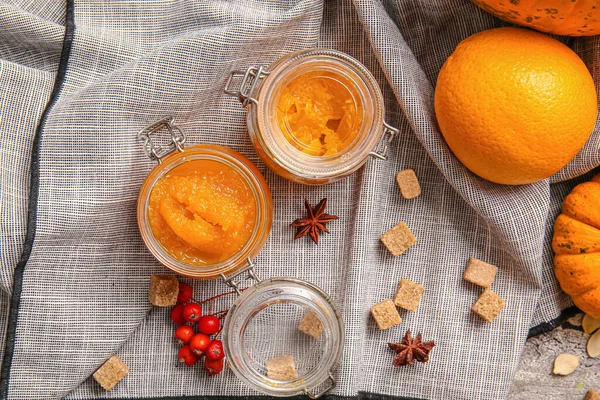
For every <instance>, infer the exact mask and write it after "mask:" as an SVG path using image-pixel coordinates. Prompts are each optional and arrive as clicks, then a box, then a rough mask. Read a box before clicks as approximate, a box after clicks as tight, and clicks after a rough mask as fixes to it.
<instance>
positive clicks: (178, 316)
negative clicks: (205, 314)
mask: <svg viewBox="0 0 600 400" xmlns="http://www.w3.org/2000/svg"><path fill="white" fill-rule="evenodd" d="M171 319H172V320H173V322H175V323H176V324H177V325H183V324H185V318H183V305H181V304H177V305H176V306H175V307H173V308H171Z"/></svg>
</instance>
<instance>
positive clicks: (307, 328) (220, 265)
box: [137, 116, 345, 399]
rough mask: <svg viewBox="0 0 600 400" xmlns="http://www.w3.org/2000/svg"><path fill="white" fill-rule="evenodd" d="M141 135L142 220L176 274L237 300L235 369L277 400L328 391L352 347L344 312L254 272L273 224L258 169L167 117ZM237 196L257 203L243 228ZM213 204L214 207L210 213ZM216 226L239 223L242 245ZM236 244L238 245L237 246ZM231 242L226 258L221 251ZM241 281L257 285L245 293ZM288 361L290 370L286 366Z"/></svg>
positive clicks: (229, 320) (287, 280)
mask: <svg viewBox="0 0 600 400" xmlns="http://www.w3.org/2000/svg"><path fill="white" fill-rule="evenodd" d="M165 132H166V133H167V134H160V133H165ZM138 138H139V140H140V141H141V142H142V143H143V146H144V150H145V152H146V154H147V155H148V157H149V158H150V159H151V160H153V161H155V162H157V165H156V166H155V167H154V168H153V169H152V170H151V171H150V173H149V174H148V176H147V177H146V179H145V181H144V183H143V184H142V187H141V190H140V194H139V198H138V206H137V220H138V225H139V228H140V233H141V236H142V239H143V240H144V243H145V245H146V247H147V248H148V250H150V252H151V253H152V255H153V256H154V257H155V258H156V259H157V260H158V261H159V262H160V263H162V264H163V265H164V266H165V267H167V268H169V269H170V270H172V271H173V272H175V273H177V274H179V275H183V276H187V277H190V278H196V279H218V278H220V279H222V280H223V282H224V283H225V284H226V285H228V286H229V287H231V288H233V289H234V290H235V292H236V293H237V294H238V298H237V299H236V300H235V301H234V303H233V305H232V306H231V308H230V309H229V312H228V313H227V315H226V317H225V321H224V324H223V333H222V334H223V345H224V350H225V353H226V355H227V360H228V362H229V364H230V366H231V370H232V371H233V372H234V373H235V375H236V376H237V377H238V378H239V379H240V380H241V381H242V382H244V383H246V384H247V385H248V386H250V387H251V388H253V389H256V390H260V391H263V392H265V393H267V394H270V395H273V396H281V397H286V396H293V395H298V394H305V395H307V396H309V397H311V398H313V399H316V398H319V397H321V396H322V395H324V394H325V393H327V392H328V391H329V390H331V388H333V387H334V385H335V380H334V378H333V375H332V371H334V370H335V368H336V367H337V364H338V361H339V358H340V356H341V354H342V350H343V347H344V342H345V339H344V324H343V321H342V318H341V314H340V312H339V310H338V309H337V306H336V305H335V303H333V301H332V300H331V299H330V298H329V296H327V294H325V293H324V292H323V291H322V290H321V289H320V288H318V287H317V286H315V285H313V284H311V283H310V282H307V281H304V280H302V279H297V278H292V277H279V278H267V279H263V280H261V279H259V277H258V275H257V274H256V273H255V271H254V269H255V264H254V262H253V261H252V260H253V258H254V257H255V256H256V255H257V254H258V252H259V251H260V250H261V248H262V247H263V245H264V243H265V241H266V239H267V237H268V235H269V232H270V229H271V224H272V220H273V215H272V208H273V206H272V199H271V193H270V190H269V187H268V185H267V183H266V181H265V180H264V177H263V176H262V174H261V173H260V171H259V170H258V169H257V168H256V167H255V166H254V165H253V164H252V163H251V162H250V161H249V160H248V159H247V158H246V157H244V156H243V155H241V154H239V153H237V152H235V151H233V150H231V149H228V148H226V147H222V146H217V145H203V144H198V145H189V146H187V147H185V148H184V146H183V145H184V143H185V142H186V135H185V133H184V132H183V131H182V130H181V129H180V128H179V127H177V125H175V123H174V121H173V118H172V117H169V116H167V117H163V118H161V119H160V120H158V121H157V122H155V123H153V124H151V125H149V126H147V127H146V128H144V129H142V130H141V131H140V133H139V134H138ZM221 184H223V185H227V188H228V190H226V191H225V192H227V193H229V194H225V192H224V191H221V190H219V186H218V185H221ZM213 185H216V186H217V190H216V191H212V190H213V188H214V186H213ZM203 191H206V193H202V192H203ZM231 193H236V194H237V196H242V200H243V201H242V203H243V204H246V205H248V204H251V205H253V206H252V207H251V210H252V211H250V212H247V213H242V217H243V218H241V219H243V220H244V223H243V224H242V225H241V226H240V225H239V221H240V220H241V219H240V218H238V216H239V215H237V212H239V211H240V210H236V208H235V207H236V203H235V201H233V202H231V201H230V200H232V199H231V198H230V197H229V195H230V194H231ZM199 194H202V195H205V196H208V197H202V196H200V197H197V196H198V195H199ZM195 196H196V197H195ZM238 200H240V199H238ZM227 201H230V202H228V203H227ZM217 202H226V203H222V204H224V205H225V206H224V208H222V207H218V206H217V207H215V205H216V203H217ZM207 203H210V204H211V206H210V207H208V208H203V205H206V204H207ZM219 204H221V203H219ZM238 205H239V204H238ZM223 210H224V211H223ZM244 210H245V211H248V210H247V207H246V208H243V209H242V211H244ZM221 211H223V212H221ZM230 214H231V215H230ZM198 224H199V225H198ZM221 224H222V225H221ZM216 225H220V226H221V227H223V226H225V225H227V226H228V229H227V231H228V232H230V231H231V230H232V229H235V228H236V227H237V228H238V229H242V230H244V231H246V233H247V235H246V237H245V239H244V240H245V241H244V242H239V241H236V240H234V239H235V237H237V236H235V235H234V236H225V237H223V238H221V237H220V236H219V234H223V235H226V234H227V232H225V230H223V229H221V228H218V227H217V226H216ZM249 227H250V228H249ZM247 230H249V232H248V231H247ZM194 235H196V236H197V237H194ZM213 235H214V237H212V236H213ZM231 241H233V242H235V243H237V246H234V247H231V243H230V242H231ZM224 243H225V244H224ZM227 243H229V246H230V247H231V248H230V249H229V250H230V251H229V252H228V253H226V254H215V253H214V251H215V248H218V249H219V251H223V248H224V246H225V247H227V246H226V244H227ZM196 245H197V246H199V247H196ZM204 251H206V252H207V253H206V254H205V253H204ZM205 257H209V258H205ZM244 279H245V280H247V281H251V282H250V284H249V285H248V286H247V287H246V288H245V289H241V281H242V280H244ZM281 360H285V361H286V362H287V364H286V365H284V366H282V365H281V364H280V363H281ZM284 367H285V368H286V369H285V370H283V368H284ZM282 371H284V372H282ZM290 371H293V374H291V373H290ZM315 390H316V392H314V393H313V391H315Z"/></svg>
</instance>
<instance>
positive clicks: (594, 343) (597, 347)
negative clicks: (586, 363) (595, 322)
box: [587, 331, 600, 358]
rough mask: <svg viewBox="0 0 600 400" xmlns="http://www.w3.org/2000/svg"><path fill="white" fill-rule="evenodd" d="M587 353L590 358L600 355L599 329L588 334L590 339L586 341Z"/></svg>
mask: <svg viewBox="0 0 600 400" xmlns="http://www.w3.org/2000/svg"><path fill="white" fill-rule="evenodd" d="M587 353H588V356H590V357H592V358H595V357H598V356H600V331H596V333H594V334H593V335H592V336H590V340H588V342H587Z"/></svg>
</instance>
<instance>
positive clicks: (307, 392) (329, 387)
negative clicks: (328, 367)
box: [304, 372, 335, 400]
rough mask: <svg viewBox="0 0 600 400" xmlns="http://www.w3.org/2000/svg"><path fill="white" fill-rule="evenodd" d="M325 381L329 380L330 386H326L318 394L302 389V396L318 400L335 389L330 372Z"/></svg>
mask: <svg viewBox="0 0 600 400" xmlns="http://www.w3.org/2000/svg"><path fill="white" fill-rule="evenodd" d="M327 379H328V380H329V382H330V384H329V385H328V386H326V387H325V388H324V389H323V390H321V391H320V392H318V393H315V394H312V393H310V392H309V391H308V390H307V389H304V394H305V395H307V396H308V397H310V398H311V399H313V400H315V399H318V398H319V397H321V396H323V395H324V394H325V393H327V392H329V391H330V390H331V389H333V388H334V387H335V379H333V375H332V374H331V372H330V373H329V376H328V377H327Z"/></svg>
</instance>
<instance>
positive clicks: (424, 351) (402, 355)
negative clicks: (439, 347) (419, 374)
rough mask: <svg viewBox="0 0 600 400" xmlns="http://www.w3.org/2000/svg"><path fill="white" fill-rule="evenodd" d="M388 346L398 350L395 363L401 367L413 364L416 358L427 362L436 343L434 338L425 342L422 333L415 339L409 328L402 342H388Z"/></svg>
mask: <svg viewBox="0 0 600 400" xmlns="http://www.w3.org/2000/svg"><path fill="white" fill-rule="evenodd" d="M388 346H390V349H392V350H394V351H395V352H396V357H395V358H394V365H395V366H396V367H399V366H401V365H407V364H408V365H411V364H412V363H414V362H415V360H417V361H420V362H423V363H424V362H427V361H428V360H429V352H430V351H431V349H433V346H435V343H434V342H433V340H430V341H429V342H423V340H422V337H421V334H420V333H419V334H418V335H417V337H416V338H415V339H414V340H413V338H412V335H411V333H410V330H408V331H406V335H404V339H402V342H401V343H388Z"/></svg>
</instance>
